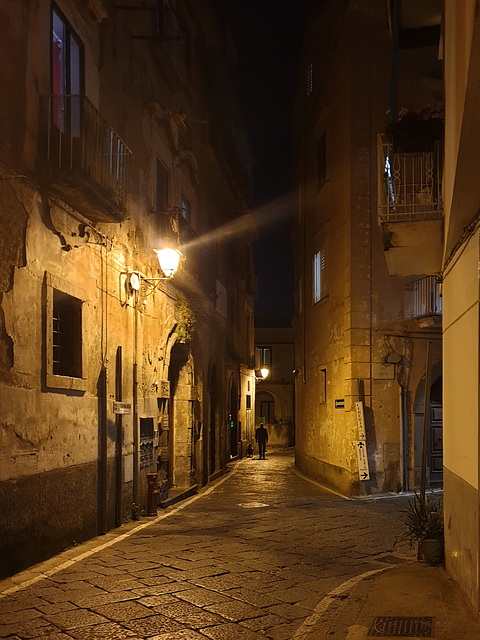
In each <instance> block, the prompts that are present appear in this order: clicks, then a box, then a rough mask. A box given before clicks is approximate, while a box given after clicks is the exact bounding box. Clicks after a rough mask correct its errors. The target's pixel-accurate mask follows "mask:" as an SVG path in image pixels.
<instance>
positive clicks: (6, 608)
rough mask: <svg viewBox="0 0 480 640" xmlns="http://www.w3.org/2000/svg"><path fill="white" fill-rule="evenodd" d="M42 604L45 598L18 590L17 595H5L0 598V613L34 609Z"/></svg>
mask: <svg viewBox="0 0 480 640" xmlns="http://www.w3.org/2000/svg"><path fill="white" fill-rule="evenodd" d="M42 604H45V600H42V599H41V598H38V597H36V596H31V595H27V594H25V593H23V594H22V592H20V593H19V594H18V595H17V594H16V597H13V598H11V597H8V596H7V597H5V598H1V599H0V615H3V614H8V613H12V612H13V611H24V610H26V609H36V608H37V607H38V606H41V605H42Z"/></svg>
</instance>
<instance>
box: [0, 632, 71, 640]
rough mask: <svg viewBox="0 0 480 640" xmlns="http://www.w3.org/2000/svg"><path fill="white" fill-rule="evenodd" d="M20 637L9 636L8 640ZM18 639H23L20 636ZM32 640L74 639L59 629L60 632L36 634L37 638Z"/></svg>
mask: <svg viewBox="0 0 480 640" xmlns="http://www.w3.org/2000/svg"><path fill="white" fill-rule="evenodd" d="M17 638H18V636H13V637H12V636H9V637H8V640H16V639H17ZM18 640H21V639H20V638H18ZM31 640H72V636H71V635H67V634H66V633H62V632H61V631H59V632H58V633H49V634H48V635H46V636H44V635H43V634H42V635H41V636H36V637H35V638H32V639H31Z"/></svg>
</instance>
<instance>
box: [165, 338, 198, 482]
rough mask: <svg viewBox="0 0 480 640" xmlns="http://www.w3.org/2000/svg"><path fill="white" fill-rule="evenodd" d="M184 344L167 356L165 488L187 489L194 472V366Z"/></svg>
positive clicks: (179, 344)
mask: <svg viewBox="0 0 480 640" xmlns="http://www.w3.org/2000/svg"><path fill="white" fill-rule="evenodd" d="M190 360H191V358H190V353H189V350H188V347H187V345H186V344H183V343H179V342H176V343H175V344H174V345H173V347H172V350H171V353H170V366H169V372H168V379H169V381H170V399H169V416H168V417H169V425H168V426H169V428H168V486H169V487H172V486H174V485H175V486H181V487H185V486H189V485H190V476H191V474H192V469H193V468H194V455H195V451H194V448H193V438H192V435H193V427H194V414H193V408H194V407H193V401H192V393H191V387H192V378H193V370H192V369H193V365H192V363H191V361H190Z"/></svg>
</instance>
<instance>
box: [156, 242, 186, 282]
mask: <svg viewBox="0 0 480 640" xmlns="http://www.w3.org/2000/svg"><path fill="white" fill-rule="evenodd" d="M154 251H155V253H156V254H157V257H158V262H159V263H160V269H161V270H162V271H163V273H164V274H165V276H166V277H167V278H171V277H172V276H173V274H174V273H175V271H176V270H177V269H178V265H179V263H180V258H181V257H182V253H181V252H180V251H178V249H171V248H170V247H165V248H164V249H154Z"/></svg>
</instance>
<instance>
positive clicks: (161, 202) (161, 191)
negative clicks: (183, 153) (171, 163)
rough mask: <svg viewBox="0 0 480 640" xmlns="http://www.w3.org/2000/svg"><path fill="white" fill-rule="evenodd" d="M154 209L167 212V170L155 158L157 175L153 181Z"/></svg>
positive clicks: (158, 211)
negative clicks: (154, 181)
mask: <svg viewBox="0 0 480 640" xmlns="http://www.w3.org/2000/svg"><path fill="white" fill-rule="evenodd" d="M155 185H156V186H155V211H156V212H157V213H167V209H168V171H167V169H166V168H165V166H164V165H163V164H162V162H160V160H158V159H157V176H156V183H155Z"/></svg>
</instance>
